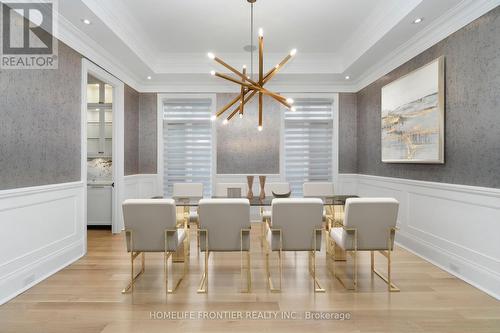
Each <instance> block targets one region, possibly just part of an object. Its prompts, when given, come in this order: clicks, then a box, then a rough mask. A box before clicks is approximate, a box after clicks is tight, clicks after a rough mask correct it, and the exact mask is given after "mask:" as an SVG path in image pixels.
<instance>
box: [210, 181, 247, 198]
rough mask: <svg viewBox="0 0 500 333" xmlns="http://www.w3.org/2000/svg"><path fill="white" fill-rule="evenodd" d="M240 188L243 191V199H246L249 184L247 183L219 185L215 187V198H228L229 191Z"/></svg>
mask: <svg viewBox="0 0 500 333" xmlns="http://www.w3.org/2000/svg"><path fill="white" fill-rule="evenodd" d="M231 188H239V189H241V197H242V198H245V197H246V196H247V184H245V183H217V184H216V185H215V196H216V197H226V198H227V197H228V189H231Z"/></svg>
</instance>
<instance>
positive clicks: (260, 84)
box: [208, 0, 297, 131]
mask: <svg viewBox="0 0 500 333" xmlns="http://www.w3.org/2000/svg"><path fill="white" fill-rule="evenodd" d="M256 1H257V0H247V2H249V3H250V5H251V19H250V25H251V28H250V31H251V35H253V4H254V3H255V2H256ZM258 41H259V75H258V80H257V81H254V80H253V65H252V68H251V73H250V75H248V73H247V68H246V66H245V65H243V69H242V71H241V72H240V71H238V70H237V69H236V68H234V67H232V66H231V65H229V64H227V63H226V62H224V61H223V60H222V59H220V58H218V57H217V56H216V55H215V54H213V53H211V52H209V53H208V57H209V58H210V59H212V60H214V61H215V62H217V63H219V64H220V65H222V66H224V67H225V68H226V69H228V70H229V71H230V72H232V73H234V74H235V75H236V76H237V77H234V76H230V75H226V74H222V73H218V72H216V71H211V72H210V74H211V75H212V76H217V77H220V78H222V79H225V80H227V81H230V82H233V83H236V84H238V85H240V86H241V92H240V94H239V95H238V96H236V97H235V98H234V99H233V100H231V101H230V102H229V103H228V104H227V105H226V106H224V107H223V108H222V109H220V110H219V111H218V112H217V114H216V115H213V116H212V118H211V120H212V121H215V120H216V119H217V118H218V117H221V116H222V115H223V114H224V113H225V112H226V111H227V110H229V109H231V108H232V107H233V106H234V105H235V104H237V103H238V102H239V103H238V104H239V105H238V106H237V107H236V108H235V109H234V110H233V111H232V112H231V114H229V116H228V117H227V118H226V119H224V121H223V122H222V123H223V124H224V125H226V124H227V123H228V122H229V121H230V120H231V119H232V118H233V117H234V116H235V115H236V114H237V113H239V116H240V118H243V114H244V110H245V104H246V103H248V102H249V101H250V100H251V99H252V98H253V97H254V96H255V95H256V94H259V106H258V110H259V126H258V130H259V131H262V112H263V96H264V95H267V96H269V97H272V98H273V99H275V100H276V101H277V102H279V103H281V104H283V105H284V106H286V107H287V108H288V109H290V110H291V111H295V108H294V107H293V106H292V104H293V99H291V98H286V97H284V96H282V95H279V94H277V93H274V92H272V91H270V90H268V89H266V88H264V85H265V84H266V83H267V82H269V81H270V80H271V79H272V78H273V76H274V75H276V74H277V73H278V71H279V70H280V69H281V68H282V67H283V66H284V65H285V64H286V63H287V62H288V61H289V60H290V59H291V58H292V57H293V56H295V54H296V53H297V50H296V49H293V50H291V51H290V53H289V54H288V55H287V56H286V57H285V58H284V59H283V60H282V61H281V62H280V63H279V64H277V65H276V66H274V68H272V69H271V70H269V71H268V72H266V73H264V32H263V30H262V28H261V29H259V39H258ZM250 50H251V56H250V57H251V62H252V64H253V50H254V46H253V38H251V45H250Z"/></svg>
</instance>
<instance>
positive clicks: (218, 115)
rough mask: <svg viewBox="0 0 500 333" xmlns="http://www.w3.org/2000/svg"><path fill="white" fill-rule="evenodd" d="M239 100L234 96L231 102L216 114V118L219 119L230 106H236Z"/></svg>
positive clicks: (238, 97)
mask: <svg viewBox="0 0 500 333" xmlns="http://www.w3.org/2000/svg"><path fill="white" fill-rule="evenodd" d="M239 100H240V96H236V97H235V98H234V99H233V100H231V102H229V103H227V104H226V106H224V107H223V108H222V109H220V111H219V112H217V117H220V116H221V115H222V114H223V113H224V112H226V111H227V110H228V109H229V108H231V106H233V105H234V104H236V102H238V101H239Z"/></svg>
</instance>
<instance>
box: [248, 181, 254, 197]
mask: <svg viewBox="0 0 500 333" xmlns="http://www.w3.org/2000/svg"><path fill="white" fill-rule="evenodd" d="M247 183H248V193H247V198H248V199H250V200H251V199H253V191H252V187H253V176H247Z"/></svg>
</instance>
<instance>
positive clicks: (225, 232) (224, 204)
mask: <svg viewBox="0 0 500 333" xmlns="http://www.w3.org/2000/svg"><path fill="white" fill-rule="evenodd" d="M199 214H200V228H201V229H206V230H208V250H209V251H240V249H241V229H250V202H249V201H248V199H233V198H228V199H201V200H200V203H199ZM248 246H249V243H248V237H245V244H244V248H243V250H246V249H247V248H248ZM200 249H201V250H202V251H204V250H205V249H206V245H205V236H204V235H203V234H201V235H200Z"/></svg>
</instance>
